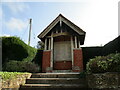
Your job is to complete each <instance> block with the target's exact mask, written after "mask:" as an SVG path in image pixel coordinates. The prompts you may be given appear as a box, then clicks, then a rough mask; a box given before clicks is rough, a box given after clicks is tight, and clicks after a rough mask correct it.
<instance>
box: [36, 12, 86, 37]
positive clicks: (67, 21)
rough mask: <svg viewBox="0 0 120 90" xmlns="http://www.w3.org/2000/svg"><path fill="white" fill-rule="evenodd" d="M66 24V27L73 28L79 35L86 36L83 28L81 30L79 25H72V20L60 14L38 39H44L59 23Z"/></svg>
mask: <svg viewBox="0 0 120 90" xmlns="http://www.w3.org/2000/svg"><path fill="white" fill-rule="evenodd" d="M60 21H62V22H64V23H65V24H66V25H68V26H69V27H70V28H72V29H73V30H74V31H75V32H76V33H78V34H79V35H83V36H84V35H85V33H86V32H84V31H83V30H82V29H81V28H79V27H78V26H77V25H75V24H74V23H72V22H71V21H70V20H68V19H67V18H65V17H64V16H63V15H62V14H59V16H58V17H57V18H56V19H55V20H53V21H52V22H51V23H50V24H49V25H48V26H47V27H46V28H45V29H44V30H43V31H42V32H41V33H40V34H39V35H38V38H40V39H41V38H44V37H45V36H46V35H47V33H48V32H50V31H51V29H52V28H53V27H54V26H55V25H56V24H57V23H58V22H60Z"/></svg>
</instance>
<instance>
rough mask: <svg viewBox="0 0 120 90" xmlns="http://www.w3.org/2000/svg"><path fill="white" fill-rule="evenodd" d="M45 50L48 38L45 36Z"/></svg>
mask: <svg viewBox="0 0 120 90" xmlns="http://www.w3.org/2000/svg"><path fill="white" fill-rule="evenodd" d="M45 50H47V38H45Z"/></svg>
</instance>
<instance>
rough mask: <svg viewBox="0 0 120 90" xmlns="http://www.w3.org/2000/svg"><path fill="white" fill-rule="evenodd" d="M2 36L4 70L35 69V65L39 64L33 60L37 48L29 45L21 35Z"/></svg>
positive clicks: (22, 70)
mask: <svg viewBox="0 0 120 90" xmlns="http://www.w3.org/2000/svg"><path fill="white" fill-rule="evenodd" d="M1 38H2V70H3V71H16V72H19V71H21V72H24V71H26V72H32V71H31V70H33V69H34V70H35V68H34V67H37V65H35V64H34V63H33V62H32V61H33V59H34V58H35V56H36V52H37V49H35V48H33V47H31V46H28V45H27V44H25V43H24V42H23V41H22V40H21V39H20V38H19V37H14V36H12V37H1ZM27 66H28V67H30V68H28V67H27ZM32 66H33V67H32ZM28 69H31V70H28ZM34 70H33V71H34ZM35 72H36V71H35Z"/></svg>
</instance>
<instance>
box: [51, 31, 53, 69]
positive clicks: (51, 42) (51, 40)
mask: <svg viewBox="0 0 120 90" xmlns="http://www.w3.org/2000/svg"><path fill="white" fill-rule="evenodd" d="M50 67H51V69H53V32H52V33H51V62H50Z"/></svg>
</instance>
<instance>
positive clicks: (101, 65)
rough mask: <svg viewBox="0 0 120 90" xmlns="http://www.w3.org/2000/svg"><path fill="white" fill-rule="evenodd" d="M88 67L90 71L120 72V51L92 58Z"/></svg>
mask: <svg viewBox="0 0 120 90" xmlns="http://www.w3.org/2000/svg"><path fill="white" fill-rule="evenodd" d="M86 69H87V72H88V73H103V72H120V53H116V54H110V55H107V56H97V57H95V58H93V59H90V61H89V62H88V63H87V65H86Z"/></svg>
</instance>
